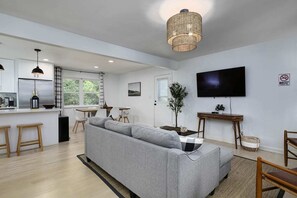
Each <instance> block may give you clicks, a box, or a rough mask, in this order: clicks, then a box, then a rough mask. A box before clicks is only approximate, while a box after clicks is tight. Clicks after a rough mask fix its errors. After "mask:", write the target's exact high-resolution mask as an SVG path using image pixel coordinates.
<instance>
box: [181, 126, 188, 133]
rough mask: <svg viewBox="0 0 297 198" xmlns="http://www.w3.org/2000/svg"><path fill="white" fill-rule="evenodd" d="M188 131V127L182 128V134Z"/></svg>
mask: <svg viewBox="0 0 297 198" xmlns="http://www.w3.org/2000/svg"><path fill="white" fill-rule="evenodd" d="M187 131H188V129H187V127H182V126H181V127H180V132H182V133H184V132H187Z"/></svg>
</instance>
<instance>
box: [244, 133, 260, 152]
mask: <svg viewBox="0 0 297 198" xmlns="http://www.w3.org/2000/svg"><path fill="white" fill-rule="evenodd" d="M241 146H242V148H243V149H245V150H247V151H253V152H256V151H258V150H259V147H260V139H259V138H257V137H253V136H241Z"/></svg>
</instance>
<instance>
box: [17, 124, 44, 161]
mask: <svg viewBox="0 0 297 198" xmlns="http://www.w3.org/2000/svg"><path fill="white" fill-rule="evenodd" d="M42 125H43V123H32V124H19V125H17V128H18V129H19V137H18V145H17V155H18V156H19V155H20V152H21V147H22V146H30V145H34V144H38V145H39V148H40V151H43V144H42V134H41V126H42ZM35 127H36V129H37V135H38V139H36V140H30V141H25V142H22V133H23V129H25V128H35Z"/></svg>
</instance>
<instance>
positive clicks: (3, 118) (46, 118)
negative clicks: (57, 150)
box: [0, 108, 60, 153]
mask: <svg viewBox="0 0 297 198" xmlns="http://www.w3.org/2000/svg"><path fill="white" fill-rule="evenodd" d="M59 113H60V109H44V108H40V109H10V110H0V125H10V127H11V128H10V131H9V142H10V150H11V152H15V151H16V147H17V141H18V129H17V127H16V126H17V125H18V124H29V123H36V122H42V123H43V126H42V128H41V130H42V140H43V146H49V145H53V144H58V142H59V141H58V137H59V131H58V120H59ZM22 139H23V140H24V141H26V140H29V139H37V133H36V129H26V131H25V133H23V136H22ZM35 147H36V146H34V145H33V146H28V147H25V148H23V149H30V148H35ZM4 152H5V151H4ZM1 153H3V151H1Z"/></svg>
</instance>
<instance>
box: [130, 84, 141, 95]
mask: <svg viewBox="0 0 297 198" xmlns="http://www.w3.org/2000/svg"><path fill="white" fill-rule="evenodd" d="M128 96H141V82H135V83H128Z"/></svg>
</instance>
